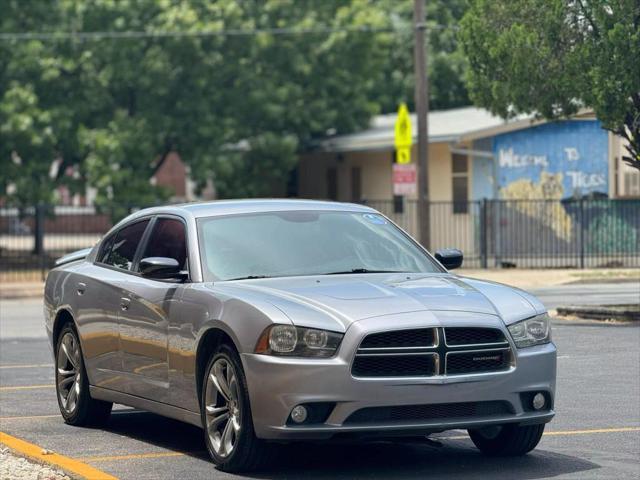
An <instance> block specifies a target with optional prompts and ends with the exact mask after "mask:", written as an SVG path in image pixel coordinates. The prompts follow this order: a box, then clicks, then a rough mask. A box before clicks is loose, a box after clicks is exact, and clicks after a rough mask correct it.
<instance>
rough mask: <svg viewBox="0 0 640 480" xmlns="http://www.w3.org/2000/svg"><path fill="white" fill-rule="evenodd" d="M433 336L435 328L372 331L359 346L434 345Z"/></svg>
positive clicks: (398, 346) (434, 339)
mask: <svg viewBox="0 0 640 480" xmlns="http://www.w3.org/2000/svg"><path fill="white" fill-rule="evenodd" d="M435 336H436V329H435V328H417V329H411V330H393V331H391V332H381V333H372V334H371V335H367V337H366V338H365V339H364V340H363V341H362V343H361V344H360V348H361V349H362V348H407V347H427V346H432V345H435V343H436V338H435Z"/></svg>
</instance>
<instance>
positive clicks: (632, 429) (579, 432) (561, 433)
mask: <svg viewBox="0 0 640 480" xmlns="http://www.w3.org/2000/svg"><path fill="white" fill-rule="evenodd" d="M624 432H640V427H619V428H593V429H589V430H556V431H553V430H551V431H548V432H544V433H543V436H545V437H549V436H566V435H590V434H593V433H624ZM468 438H469V435H456V436H452V437H433V439H434V440H466V439H468Z"/></svg>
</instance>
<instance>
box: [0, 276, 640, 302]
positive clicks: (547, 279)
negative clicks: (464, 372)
mask: <svg viewBox="0 0 640 480" xmlns="http://www.w3.org/2000/svg"><path fill="white" fill-rule="evenodd" d="M453 273H455V274H457V275H460V276H461V277H471V278H480V279H482V280H490V281H492V282H498V283H505V284H507V285H511V286H514V287H518V288H524V289H527V288H538V287H552V286H554V285H566V284H568V283H601V282H625V281H626V282H628V281H636V282H638V281H640V269H634V268H625V269H622V268H621V269H593V270H576V269H564V270H555V269H548V270H525V269H522V270H518V269H500V270H498V269H495V270H491V269H488V270H481V269H465V268H461V269H460V270H454V271H453ZM43 291H44V283H42V282H5V283H2V284H0V299H5V300H6V299H11V298H35V297H42V295H43Z"/></svg>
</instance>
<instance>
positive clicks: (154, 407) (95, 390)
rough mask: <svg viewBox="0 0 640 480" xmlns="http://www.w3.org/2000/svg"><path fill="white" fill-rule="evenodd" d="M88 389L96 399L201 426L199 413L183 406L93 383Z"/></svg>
mask: <svg viewBox="0 0 640 480" xmlns="http://www.w3.org/2000/svg"><path fill="white" fill-rule="evenodd" d="M89 391H90V392H91V397H92V398H95V399H96V400H103V401H105V402H113V403H120V404H122V405H127V406H129V407H133V408H138V409H140V410H145V411H147V412H151V413H156V414H158V415H162V416H164V417H169V418H173V419H174V420H179V421H181V422H186V423H189V424H191V425H195V426H196V427H200V428H202V419H201V417H200V414H199V413H196V412H192V411H190V410H185V409H184V408H179V407H174V406H173V405H167V404H166V403H160V402H155V401H153V400H149V399H147V398H142V397H136V396H135V395H129V394H127V393H122V392H116V391H115V390H110V389H108V388H102V387H96V386H93V385H91V386H90V387H89Z"/></svg>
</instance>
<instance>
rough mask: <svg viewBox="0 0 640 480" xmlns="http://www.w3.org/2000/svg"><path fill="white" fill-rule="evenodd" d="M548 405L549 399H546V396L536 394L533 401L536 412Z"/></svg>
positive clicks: (532, 404)
mask: <svg viewBox="0 0 640 480" xmlns="http://www.w3.org/2000/svg"><path fill="white" fill-rule="evenodd" d="M546 403H547V399H546V398H545V396H544V395H543V394H542V393H536V394H535V395H534V396H533V400H532V401H531V406H532V407H533V409H534V410H541V409H543V408H544V406H545V404H546Z"/></svg>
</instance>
